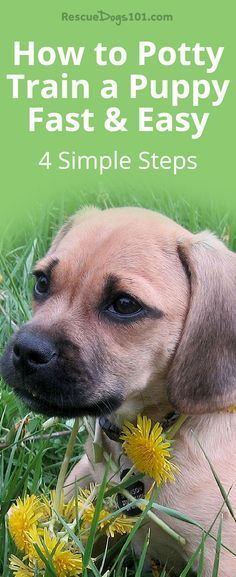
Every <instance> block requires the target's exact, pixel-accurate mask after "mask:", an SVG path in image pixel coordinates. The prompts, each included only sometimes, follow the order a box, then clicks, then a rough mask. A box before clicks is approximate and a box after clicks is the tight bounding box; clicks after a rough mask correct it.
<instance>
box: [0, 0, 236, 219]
mask: <svg viewBox="0 0 236 577" xmlns="http://www.w3.org/2000/svg"><path fill="white" fill-rule="evenodd" d="M97 9H103V10H105V11H109V12H112V13H118V14H122V13H125V12H130V11H133V12H137V11H140V12H144V11H146V12H147V13H157V14H161V13H162V14H173V21H172V22H156V23H155V22H153V23H149V22H147V23H144V22H142V23H139V22H136V23H132V22H128V23H122V24H121V26H117V25H115V24H114V23H112V22H109V23H108V22H105V23H100V22H92V23H79V22H62V20H61V13H62V11H68V12H71V13H76V12H79V13H82V12H88V13H90V12H93V11H96V10H97ZM1 15H2V26H3V31H2V43H1V69H2V73H3V74H2V81H1V83H2V88H1V92H2V111H1V133H2V143H3V147H2V155H1V156H2V165H3V166H2V186H1V211H0V223H1V225H4V226H6V225H8V224H9V223H12V222H13V223H15V222H17V225H18V226H22V227H23V224H24V222H26V220H27V219H28V218H29V216H30V215H31V214H32V212H34V213H35V210H41V209H42V207H44V209H45V206H47V205H48V204H50V206H51V205H52V203H53V204H54V205H57V204H58V203H59V202H61V201H62V200H63V199H64V200H65V202H70V199H73V202H74V204H76V202H77V199H78V205H79V204H80V203H81V200H82V202H90V201H94V200H95V201H96V199H97V201H98V202H100V201H102V203H103V204H106V198H107V197H108V196H109V198H111V199H114V202H116V201H117V199H119V201H120V202H122V197H123V196H124V198H125V201H126V204H127V203H128V202H130V203H132V202H133V201H136V202H137V201H139V199H140V201H142V200H143V199H144V198H145V204H146V205H147V204H148V202H149V199H151V198H153V197H155V198H158V196H160V197H161V196H162V197H163V195H164V196H165V195H166V196H168V198H169V199H170V202H171V201H172V200H174V199H176V198H181V199H184V200H186V203H188V204H191V205H192V206H196V207H199V206H200V205H202V204H205V205H211V207H212V206H213V205H217V206H218V209H219V210H222V211H224V212H226V211H228V210H229V211H233V209H234V208H235V204H236V202H235V198H236V197H235V177H234V173H235V139H234V133H235V110H234V106H235V96H234V88H233V74H234V70H235V54H236V52H235V18H234V17H235V8H234V3H233V2H229V1H228V0H227V1H225V2H224V3H223V4H222V3H216V2H212V1H211V2H206V1H203V0H198V1H197V2H190V1H186V0H184V1H182V2H176V1H169V2H164V1H161V2H158V3H154V2H144V0H143V1H142V2H141V1H140V0H136V2H135V3H130V4H129V5H128V3H127V2H124V1H123V0H122V1H121V2H119V4H117V5H115V4H113V3H110V2H107V0H102V2H101V3H99V5H98V4H97V2H92V1H91V0H90V1H88V2H76V1H73V2H72V1H71V0H67V1H65V0H58V1H57V2H48V1H47V2H46V1H41V2H31V1H29V0H28V1H23V2H20V3H16V2H12V1H9V2H8V3H4V6H2V9H1ZM14 40H20V41H21V43H22V46H23V45H24V43H25V44H27V43H28V41H29V40H34V41H35V45H36V47H38V48H40V47H41V46H47V45H48V46H52V47H56V46H60V45H62V46H65V47H66V46H75V47H78V46H86V57H85V59H84V63H83V64H82V65H81V66H80V67H73V66H71V67H62V66H58V65H53V66H49V67H46V66H40V65H35V66H34V67H28V66H24V65H22V66H21V67H18V68H16V67H14V66H13V41H14ZM140 40H150V41H153V42H155V43H156V44H157V45H158V46H159V47H161V46H168V45H169V46H173V47H174V48H178V46H179V45H180V44H181V43H182V42H185V43H186V44H188V45H190V46H193V45H194V44H195V43H196V42H200V43H201V45H203V46H212V47H213V48H214V49H216V48H217V47H218V46H224V47H225V51H224V54H223V57H222V61H221V64H220V66H219V68H218V69H217V71H216V72H215V73H214V74H206V71H205V68H203V67H202V68H201V67H196V66H192V67H182V66H178V65H177V64H175V65H174V66H172V67H170V68H168V67H162V66H160V65H158V62H157V60H155V59H150V63H149V64H148V65H147V66H146V67H145V69H144V67H138V65H137V54H138V42H139V41H140ZM98 42H102V43H103V44H105V45H107V46H108V47H109V48H111V47H112V46H114V45H118V46H119V45H120V46H124V47H125V48H126V50H127V51H128V60H127V63H126V64H125V65H124V66H122V67H120V68H119V67H114V66H106V67H98V66H96V64H95V58H94V53H93V48H94V47H95V46H96V44H97V43H98ZM65 71H66V72H68V74H69V76H71V77H73V78H87V79H88V80H89V81H90V83H91V98H90V100H89V101H83V100H78V101H76V100H69V99H68V100H64V101H62V100H58V101H57V100H54V99H50V100H43V99H40V98H35V99H34V100H27V99H26V98H21V99H19V100H12V98H11V83H10V82H9V81H7V80H6V78H5V76H6V74H9V73H13V72H20V73H25V74H26V75H27V77H29V78H32V79H33V78H42V79H46V78H55V79H56V78H57V75H59V76H60V74H61V72H65ZM131 73H142V74H146V75H148V76H149V77H150V78H156V79H158V78H159V79H162V78H170V79H171V78H177V79H178V78H185V79H186V80H191V79H193V78H207V79H208V80H211V79H213V78H216V79H218V80H219V81H220V80H224V79H231V85H230V87H229V89H228V92H227V94H226V97H225V100H224V102H223V104H222V105H221V106H220V107H216V108H212V107H211V106H210V105H209V103H207V102H206V101H203V103H202V104H201V105H200V106H199V109H198V111H199V113H201V112H207V111H211V115H210V118H209V119H208V123H207V126H206V129H205V131H204V133H203V135H202V137H201V138H200V139H198V140H192V139H191V133H190V132H186V133H175V132H172V133H164V134H161V133H158V132H153V133H138V130H137V118H138V115H137V110H138V107H139V106H153V107H154V109H157V111H170V112H171V111H172V112H173V113H174V114H175V113H176V109H172V110H171V109H170V106H167V104H165V102H164V104H163V103H162V104H160V103H159V102H158V101H155V100H152V99H151V98H150V97H149V96H148V92H145V93H144V92H143V93H140V96H139V97H138V98H137V100H136V101H134V100H129V96H128V95H129V75H130V74H131ZM103 78H114V79H116V80H117V81H118V84H119V99H118V101H114V100H102V99H101V97H99V87H100V84H101V80H102V79H103ZM116 105H117V106H119V107H120V109H121V113H122V115H123V116H125V117H128V127H129V131H128V132H125V133H110V132H106V131H105V130H104V129H103V118H104V116H105V114H104V112H105V109H106V108H107V107H108V106H116ZM29 106H43V107H44V109H45V111H47V110H48V111H49V112H50V111H51V112H52V111H58V112H61V113H66V112H69V111H73V110H74V111H80V110H83V109H84V108H86V107H89V108H90V109H91V110H94V112H95V115H96V119H97V120H96V131H95V132H94V133H85V132H82V131H81V132H76V133H66V132H62V133H48V132H47V131H46V130H45V129H43V128H42V127H40V128H39V129H37V131H36V132H35V133H29V132H28V108H29ZM180 110H183V111H187V112H188V111H189V112H191V110H193V108H192V106H191V104H190V103H187V101H186V102H185V101H184V102H183V104H181V107H180ZM195 111H197V109H195ZM113 149H117V150H118V151H119V152H120V153H121V154H128V155H131V156H132V157H133V158H134V157H136V156H137V154H138V152H139V151H140V150H150V151H152V152H156V153H157V154H160V155H166V154H167V155H170V156H171V155H174V154H177V155H178V154H180V155H186V156H188V155H197V157H198V169H197V170H192V171H188V170H185V171H182V172H181V171H180V172H179V173H178V174H177V175H176V176H174V175H173V174H172V173H170V172H169V171H164V170H163V171H161V170H159V171H151V170H149V171H141V170H138V168H137V163H136V166H134V167H133V168H132V170H130V171H121V170H118V171H114V170H112V171H111V170H110V171H107V172H106V173H105V175H104V176H103V177H100V176H99V175H98V174H97V173H96V172H94V171H90V172H88V171H84V172H79V171H72V170H64V171H61V170H58V169H57V168H56V167H55V166H54V167H52V168H51V169H50V170H45V169H44V168H42V167H39V166H38V161H39V160H40V158H41V157H42V155H43V154H44V153H45V152H46V151H47V150H49V151H50V152H51V157H52V160H54V158H56V156H57V153H58V152H59V151H60V150H75V151H78V152H80V153H82V154H109V153H110V152H111V151H112V150H113ZM24 217H26V220H25V221H24Z"/></svg>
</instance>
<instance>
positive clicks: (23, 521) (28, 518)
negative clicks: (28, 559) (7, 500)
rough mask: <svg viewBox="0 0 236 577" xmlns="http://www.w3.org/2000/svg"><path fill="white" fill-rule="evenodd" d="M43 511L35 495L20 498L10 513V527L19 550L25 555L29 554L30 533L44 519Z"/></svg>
mask: <svg viewBox="0 0 236 577" xmlns="http://www.w3.org/2000/svg"><path fill="white" fill-rule="evenodd" d="M42 516H43V511H42V506H41V503H40V500H39V499H38V497H36V496H35V495H31V496H29V495H27V496H26V497H24V499H23V500H22V499H20V498H18V499H17V501H16V503H15V504H14V505H12V507H11V508H10V510H9V512H8V527H9V531H10V534H11V537H12V538H13V540H14V541H15V544H16V546H17V548H18V549H19V550H20V551H24V553H28V552H29V547H30V543H29V532H30V531H31V530H32V529H33V527H35V526H36V525H37V523H38V521H39V520H40V519H41V518H42Z"/></svg>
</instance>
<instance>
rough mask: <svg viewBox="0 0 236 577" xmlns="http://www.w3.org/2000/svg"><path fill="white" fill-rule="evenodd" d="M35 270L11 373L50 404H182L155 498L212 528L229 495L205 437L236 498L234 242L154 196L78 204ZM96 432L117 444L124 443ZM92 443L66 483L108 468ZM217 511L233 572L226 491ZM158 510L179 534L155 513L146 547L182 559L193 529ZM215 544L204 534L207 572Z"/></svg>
mask: <svg viewBox="0 0 236 577" xmlns="http://www.w3.org/2000/svg"><path fill="white" fill-rule="evenodd" d="M34 274H35V277H36V283H35V288H34V297H33V309H34V315H33V318H32V320H31V321H29V322H28V323H26V324H25V325H24V326H23V327H21V328H20V330H19V331H18V332H17V333H16V334H15V335H14V336H13V338H12V339H11V341H10V343H9V344H8V346H7V348H6V351H5V353H4V355H3V359H2V363H1V370H2V374H3V376H4V378H5V380H6V382H8V383H9V384H10V385H11V386H12V387H13V388H14V390H15V391H16V393H17V394H18V395H19V396H20V397H21V398H22V399H23V400H24V401H25V402H26V404H27V405H28V406H29V407H30V409H32V410H34V411H36V412H40V413H43V414H45V415H58V416H63V417H75V416H79V415H94V416H96V417H98V416H101V415H103V416H104V415H109V419H110V420H111V421H112V422H113V423H116V424H119V425H121V424H122V422H123V421H124V419H128V420H133V421H134V422H136V416H137V414H138V413H142V414H145V415H147V416H148V417H150V418H151V419H152V421H153V423H154V422H156V421H160V422H162V421H163V420H164V418H165V417H166V415H167V414H169V413H170V412H171V411H173V410H175V411H177V412H178V413H185V414H187V415H189V417H188V419H187V420H186V421H185V423H184V425H183V426H182V427H181V429H180V431H179V432H178V434H177V435H176V438H175V444H174V459H173V460H174V462H175V463H176V464H177V466H178V468H179V472H178V473H177V474H176V482H175V483H167V484H166V485H164V486H163V487H162V488H161V491H160V495H159V498H158V502H159V503H160V504H161V505H164V506H167V507H171V508H173V509H177V510H179V511H181V512H183V513H185V514H186V515H188V516H189V517H191V518H192V519H194V520H195V521H196V522H198V523H199V524H200V525H201V526H202V527H204V528H205V530H206V531H207V530H208V529H209V528H210V526H211V524H212V523H213V521H214V519H215V517H216V516H217V513H218V512H219V511H220V509H221V507H222V505H223V497H222V495H221V493H220V490H219V488H218V485H217V483H216V481H215V479H214V477H213V474H212V472H211V470H210V467H209V464H208V462H207V460H206V458H205V456H204V454H203V452H202V450H201V448H200V446H199V442H200V444H201V445H202V447H203V448H204V450H205V452H206V454H207V456H208V457H209V459H210V461H211V463H212V465H213V467H214V469H215V470H216V472H217V474H218V476H219V478H220V480H221V483H222V484H223V486H224V488H225V490H226V492H228V491H229V490H230V489H231V490H230V494H229V499H230V501H231V504H232V506H233V507H234V506H235V504H236V487H235V481H236V459H235V450H236V440H235V439H236V415H234V414H231V413H228V412H227V409H228V407H230V406H232V405H235V404H236V354H235V353H236V312H235V311H236V255H235V254H234V253H232V252H231V251H230V250H228V249H227V248H226V247H225V246H224V244H223V243H222V242H221V241H219V240H217V239H216V238H215V237H214V236H213V235H212V234H210V233H208V232H204V233H200V234H196V235H194V234H192V233H190V232H189V231H187V230H185V229H184V228H182V227H181V226H179V225H178V224H176V223H175V222H173V221H172V220H170V219H168V218H166V217H164V216H162V215H160V214H158V213H155V212H152V211H149V210H144V209H140V208H116V209H109V210H105V211H99V210H97V209H85V210H82V211H80V212H79V213H78V214H76V215H75V216H74V218H72V219H71V220H70V221H69V222H68V223H67V224H66V225H65V226H64V227H63V228H62V230H61V231H60V232H59V234H58V235H57V237H56V238H55V240H54V242H53V244H52V246H51V248H50V250H49V252H48V254H47V255H46V257H45V258H43V259H42V260H41V261H40V262H39V263H38V264H37V265H36V268H35V271H34ZM101 436H102V437H103V442H104V444H105V446H106V450H107V451H108V452H111V453H112V454H113V458H117V457H118V455H119V454H120V452H121V449H120V445H119V443H117V442H115V441H111V440H109V439H108V437H107V435H106V434H105V433H104V432H102V433H101ZM86 450H87V453H88V456H84V457H83V458H82V460H81V461H80V463H79V464H78V465H77V466H76V468H75V469H74V470H73V471H72V473H71V474H70V476H69V479H68V480H67V496H68V497H69V496H70V490H72V489H73V481H74V480H75V479H76V478H82V477H83V478H84V477H86V479H87V482H89V479H91V478H92V479H93V480H94V481H96V482H100V480H101V478H102V475H103V464H102V463H98V464H93V456H92V451H91V447H90V446H87V448H86ZM71 487H72V489H71ZM221 516H222V517H223V529H222V542H223V544H224V547H222V549H221V555H220V570H219V576H220V577H234V576H236V557H235V556H234V555H233V554H232V553H231V552H230V551H229V550H232V551H236V530H235V522H234V520H233V518H232V516H231V515H230V512H229V510H228V508H227V507H226V505H224V506H223V508H222V513H221ZM162 518H163V520H165V521H166V522H167V523H168V524H169V525H170V526H171V527H172V528H173V529H174V530H175V531H177V532H178V533H180V534H181V535H182V536H183V537H184V538H185V540H186V545H185V546H184V547H181V546H179V545H178V546H177V545H176V542H175V541H172V539H170V538H169V539H168V538H167V535H166V533H164V532H162V531H161V530H160V529H158V528H157V526H156V524H152V527H151V544H150V550H149V553H150V555H151V556H158V557H159V558H161V559H162V560H163V561H164V562H166V563H167V566H169V567H172V566H174V567H175V569H178V570H181V568H182V567H183V566H184V565H185V563H186V560H187V559H188V558H189V557H190V556H191V555H192V553H193V552H194V551H195V550H196V549H197V546H198V545H199V543H200V541H201V530H200V529H197V528H196V527H195V526H194V525H190V524H187V523H184V522H182V521H179V520H177V519H173V518H171V517H167V516H165V515H162ZM219 519H220V516H218V518H217V520H216V521H215V523H214V525H213V528H212V530H211V534H212V535H213V536H216V535H217V529H218V525H219ZM146 530H147V526H145V528H143V529H140V532H139V536H138V541H137V547H141V546H142V545H141V544H142V541H143V538H144V533H146ZM214 555H215V540H214V539H213V538H212V537H208V538H207V540H206V544H205V565H204V572H203V575H204V577H210V575H211V574H212V568H213V563H214Z"/></svg>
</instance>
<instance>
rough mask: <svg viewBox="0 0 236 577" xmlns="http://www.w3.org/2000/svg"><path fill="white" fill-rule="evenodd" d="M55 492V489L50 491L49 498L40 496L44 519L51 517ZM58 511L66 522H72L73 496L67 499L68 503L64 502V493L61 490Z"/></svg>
mask: <svg viewBox="0 0 236 577" xmlns="http://www.w3.org/2000/svg"><path fill="white" fill-rule="evenodd" d="M55 493H56V491H51V493H50V498H49V499H48V498H47V497H45V495H43V496H42V504H43V507H44V513H45V520H46V519H47V520H48V519H51V518H52V516H53V503H54V500H55ZM58 512H59V514H60V515H61V517H63V518H64V519H65V520H66V521H67V522H68V523H72V522H73V521H74V519H75V516H76V506H75V498H74V497H73V498H72V499H71V500H70V501H68V503H65V502H64V493H63V491H62V493H61V497H60V503H59V510H58Z"/></svg>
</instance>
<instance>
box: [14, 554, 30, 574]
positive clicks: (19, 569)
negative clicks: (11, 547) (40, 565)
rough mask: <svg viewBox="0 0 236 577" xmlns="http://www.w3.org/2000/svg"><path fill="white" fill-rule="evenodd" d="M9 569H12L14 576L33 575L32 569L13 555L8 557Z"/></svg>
mask: <svg viewBox="0 0 236 577" xmlns="http://www.w3.org/2000/svg"><path fill="white" fill-rule="evenodd" d="M10 569H11V570H12V572H13V574H14V576H15V577H33V576H34V571H33V569H31V568H30V567H28V565H25V563H23V561H21V560H20V559H18V557H16V556H15V555H11V557H10Z"/></svg>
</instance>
